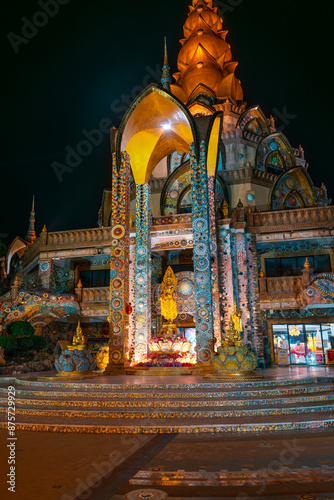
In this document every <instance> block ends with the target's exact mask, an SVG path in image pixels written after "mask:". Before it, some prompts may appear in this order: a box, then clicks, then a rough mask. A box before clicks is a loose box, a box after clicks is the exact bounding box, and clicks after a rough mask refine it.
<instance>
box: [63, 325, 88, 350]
mask: <svg viewBox="0 0 334 500" xmlns="http://www.w3.org/2000/svg"><path fill="white" fill-rule="evenodd" d="M85 348H86V339H85V336H84V334H83V333H82V328H81V325H80V320H79V321H78V326H77V328H76V333H75V335H74V337H73V339H72V344H71V345H69V346H67V349H68V350H69V351H74V349H78V350H79V351H82V350H83V349H85Z"/></svg>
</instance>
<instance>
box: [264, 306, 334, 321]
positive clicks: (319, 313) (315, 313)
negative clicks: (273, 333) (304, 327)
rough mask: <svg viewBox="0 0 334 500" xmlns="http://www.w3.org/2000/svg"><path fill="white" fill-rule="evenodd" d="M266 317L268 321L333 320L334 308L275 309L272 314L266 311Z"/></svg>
mask: <svg viewBox="0 0 334 500" xmlns="http://www.w3.org/2000/svg"><path fill="white" fill-rule="evenodd" d="M262 314H263V313H262ZM265 316H266V318H267V319H302V318H322V317H323V318H326V317H327V318H328V317H330V318H331V317H334V307H326V308H325V307H317V308H312V309H304V310H299V309H275V310H274V311H272V312H270V311H266V312H265Z"/></svg>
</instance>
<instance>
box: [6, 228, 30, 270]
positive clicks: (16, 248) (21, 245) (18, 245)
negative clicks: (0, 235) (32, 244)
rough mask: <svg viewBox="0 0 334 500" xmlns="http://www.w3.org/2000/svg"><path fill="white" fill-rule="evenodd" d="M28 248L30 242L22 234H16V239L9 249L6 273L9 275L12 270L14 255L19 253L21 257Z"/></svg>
mask: <svg viewBox="0 0 334 500" xmlns="http://www.w3.org/2000/svg"><path fill="white" fill-rule="evenodd" d="M27 248H28V244H27V242H26V241H24V239H23V238H21V237H20V236H16V238H14V240H13V241H12V242H11V244H10V245H9V247H8V249H7V254H6V273H7V275H8V274H9V272H10V265H11V262H12V258H13V257H14V255H15V254H17V255H18V256H19V257H22V255H23V254H24V252H25V251H26V249H27Z"/></svg>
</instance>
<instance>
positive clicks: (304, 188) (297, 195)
mask: <svg viewBox="0 0 334 500" xmlns="http://www.w3.org/2000/svg"><path fill="white" fill-rule="evenodd" d="M270 203H271V209H272V210H286V209H289V208H303V207H311V206H315V205H316V204H317V197H316V194H315V191H314V188H313V185H312V181H311V179H310V177H309V175H308V174H307V172H306V170H305V169H304V168H303V167H297V168H294V169H292V170H289V172H286V173H284V174H283V175H281V176H280V177H279V178H278V179H277V180H276V182H275V184H274V186H273V188H272V191H271V199H270Z"/></svg>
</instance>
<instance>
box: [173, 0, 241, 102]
mask: <svg viewBox="0 0 334 500" xmlns="http://www.w3.org/2000/svg"><path fill="white" fill-rule="evenodd" d="M189 10H190V12H189V14H188V18H187V20H186V22H185V24H184V26H183V32H184V38H183V39H182V40H180V42H181V44H182V48H181V50H180V52H179V55H178V59H177V66H178V70H179V71H178V72H177V73H175V74H174V75H173V76H174V78H175V80H176V84H173V85H172V86H171V91H172V92H173V94H174V95H175V96H176V97H178V98H179V99H180V100H181V101H182V102H184V103H188V102H190V101H191V102H193V100H194V98H195V97H196V96H197V95H199V94H206V95H208V96H209V97H210V98H211V99H212V100H213V101H216V102H217V101H220V100H224V99H229V98H230V99H232V100H233V101H234V102H236V101H242V100H243V92H242V87H241V83H240V81H239V80H238V79H237V78H236V77H235V75H234V72H235V69H236V67H237V65H238V63H237V62H233V61H232V54H231V48H230V45H229V44H228V43H227V42H226V40H225V38H226V35H227V31H226V30H223V20H222V18H221V17H220V16H219V14H218V13H217V8H215V7H213V6H212V1H210V0H193V1H192V5H191V6H190V7H189Z"/></svg>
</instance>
